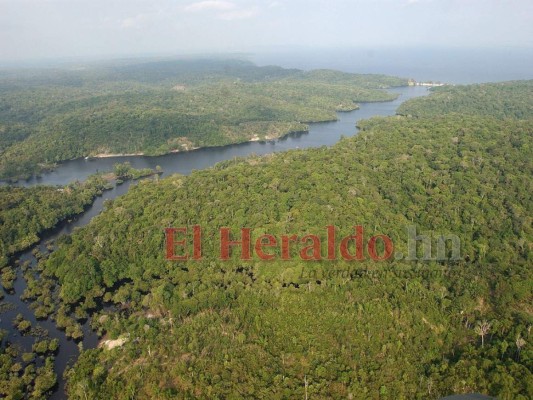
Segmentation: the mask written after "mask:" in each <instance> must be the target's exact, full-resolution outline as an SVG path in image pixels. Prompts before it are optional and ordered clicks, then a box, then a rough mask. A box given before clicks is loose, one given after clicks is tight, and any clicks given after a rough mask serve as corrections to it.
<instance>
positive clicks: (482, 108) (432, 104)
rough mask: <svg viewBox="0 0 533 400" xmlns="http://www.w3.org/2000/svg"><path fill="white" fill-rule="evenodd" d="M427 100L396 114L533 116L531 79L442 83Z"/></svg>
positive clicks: (404, 106)
mask: <svg viewBox="0 0 533 400" xmlns="http://www.w3.org/2000/svg"><path fill="white" fill-rule="evenodd" d="M432 91H433V93H432V95H431V96H430V97H429V98H427V99H422V98H420V99H413V100H411V101H408V102H406V103H403V104H402V105H400V107H399V108H398V114H401V115H412V116H424V117H430V116H438V115H442V114H449V113H458V114H462V115H486V116H492V117H496V118H530V117H531V115H533V101H532V94H531V93H532V92H533V80H530V81H518V82H502V83H483V84H478V85H470V86H441V87H436V88H433V89H432Z"/></svg>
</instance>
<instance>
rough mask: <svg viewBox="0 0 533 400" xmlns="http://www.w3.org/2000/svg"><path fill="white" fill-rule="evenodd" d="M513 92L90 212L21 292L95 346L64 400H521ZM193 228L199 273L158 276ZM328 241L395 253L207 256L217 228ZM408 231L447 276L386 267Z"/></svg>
mask: <svg viewBox="0 0 533 400" xmlns="http://www.w3.org/2000/svg"><path fill="white" fill-rule="evenodd" d="M278 72H280V73H281V71H278ZM124 73H126V72H124ZM127 73H128V74H135V73H136V70H135V69H133V70H132V69H129V70H128V72H127ZM160 74H161V79H163V80H164V76H165V70H164V69H162V70H161V71H160ZM318 77H319V78H320V79H322V80H323V81H328V82H331V81H332V80H334V79H337V78H332V77H331V75H330V74H329V73H323V74H319V75H318ZM315 78H316V77H314V78H313V79H315ZM301 79H303V78H301ZM530 88H531V82H510V83H501V84H486V85H483V86H477V85H475V86H464V87H463V86H460V87H453V88H445V89H438V90H435V93H433V94H431V95H430V96H429V97H427V98H422V99H415V100H411V101H409V102H407V103H406V104H405V105H404V106H403V107H402V109H401V114H403V115H398V116H395V117H386V118H384V117H378V118H372V119H370V120H367V121H363V122H361V123H360V132H359V134H358V135H357V136H355V137H353V138H345V139H342V140H341V141H340V142H339V143H338V144H336V145H335V146H333V147H329V148H328V147H321V148H317V149H309V150H303V151H302V150H294V151H288V152H283V153H276V154H272V155H268V156H263V157H257V156H252V157H248V158H245V159H235V160H230V161H226V162H222V163H219V164H217V165H216V166H214V167H212V168H210V169H207V170H201V171H194V172H193V173H192V174H191V175H189V176H180V175H174V176H171V177H168V178H165V179H154V180H145V181H141V182H139V183H138V184H137V185H135V186H133V187H132V188H130V190H129V191H128V193H127V194H126V195H124V196H122V197H119V198H117V199H115V200H113V201H109V202H108V203H107V204H106V208H105V210H104V211H103V212H102V214H100V215H99V216H98V217H96V218H94V219H93V220H92V221H91V223H90V224H89V225H87V226H86V227H84V228H82V229H80V230H79V231H77V232H75V233H74V234H72V235H71V236H66V237H63V238H62V239H60V240H59V241H58V243H57V244H56V245H57V247H58V248H57V250H56V251H54V252H52V253H51V254H50V255H49V256H47V257H43V258H42V260H41V262H40V263H39V266H38V268H39V270H40V271H41V275H40V276H36V277H35V278H34V281H33V282H31V284H29V285H28V293H25V295H26V297H27V298H28V299H30V300H31V301H32V302H34V304H35V307H36V308H39V309H40V310H42V312H43V314H42V315H41V317H46V316H49V317H50V318H53V319H54V320H55V321H56V323H57V324H58V326H62V327H63V328H64V329H65V330H66V331H67V333H68V334H69V335H70V336H71V337H73V338H79V334H80V332H79V330H77V329H76V326H77V324H79V321H80V320H81V319H84V318H90V320H91V324H92V326H93V328H94V329H95V330H96V331H97V332H98V333H99V334H100V335H101V336H102V340H103V341H104V340H105V341H109V340H112V341H114V342H113V343H115V346H114V348H111V346H106V345H102V346H100V347H99V348H95V349H87V350H84V351H83V352H82V354H81V356H80V357H79V359H78V361H77V362H76V364H75V365H74V366H73V368H71V369H69V370H68V371H67V373H66V378H67V379H68V385H67V392H68V395H69V398H72V399H87V398H91V399H109V398H113V399H132V398H161V399H163V398H169V399H170V398H184V399H188V398H206V399H207V398H209V399H217V398H218V399H237V398H239V399H240V398H247V399H258V398H264V399H282V398H305V397H306V396H308V397H309V398H311V399H326V398H328V399H329V398H333V399H341V398H343V399H344V398H354V399H438V398H440V397H442V396H445V395H449V394H453V393H470V392H480V393H484V394H487V395H491V396H495V397H497V398H499V399H504V400H505V399H518V400H526V399H530V398H532V397H533V375H532V372H533V371H532V368H533V350H532V347H531V341H532V337H531V327H532V325H533V316H532V310H531V304H532V300H533V298H532V290H531V289H532V287H533V275H532V270H531V265H532V259H533V245H532V243H533V219H532V216H533V199H532V194H533V147H532V139H533V112H532V110H531V107H530V106H531V104H533V97H532V96H533V92H532V91H531V90H530ZM502 99H503V100H502ZM439 107H440V111H438V109H439ZM463 111H464V112H463ZM194 225H201V226H202V227H203V228H204V232H205V234H204V236H203V238H202V240H203V242H202V244H203V258H202V260H191V261H182V262H179V261H169V260H167V259H166V258H165V245H164V244H165V228H169V227H181V226H187V227H191V228H192V226H194ZM328 225H334V226H336V227H337V228H338V235H339V237H342V236H343V235H348V234H351V233H353V227H354V226H357V225H361V226H364V227H365V232H366V233H367V234H368V235H370V236H371V235H374V234H386V235H387V236H389V237H390V238H391V239H392V240H393V242H394V245H395V250H394V251H395V255H394V256H393V257H391V258H390V259H388V260H386V261H381V262H376V261H373V260H371V259H368V258H367V259H366V260H362V261H360V262H357V263H353V262H347V261H345V260H343V259H342V258H338V259H337V260H334V261H332V260H326V259H324V260H321V261H311V262H304V261H302V260H300V259H299V258H298V257H290V258H289V259H288V260H282V259H281V257H279V254H278V257H276V260H274V261H263V260H261V259H258V258H252V259H251V260H248V261H243V260H241V259H240V257H239V253H238V252H232V254H231V260H230V261H221V260H220V259H219V257H218V256H219V248H218V247H217V246H218V245H219V237H218V236H217V234H218V229H219V228H220V227H228V228H230V229H231V231H232V232H238V231H239V229H240V228H242V227H250V228H251V229H252V234H253V235H254V237H257V236H259V235H261V234H264V233H271V234H274V235H276V236H281V235H283V234H289V233H290V234H297V235H305V234H306V233H309V232H317V234H319V235H325V234H324V232H325V227H326V226H328ZM412 226H415V227H416V229H417V232H419V233H420V234H424V235H426V236H427V237H429V238H433V239H434V238H437V237H438V236H439V235H448V234H453V235H456V236H457V237H458V238H459V239H460V242H461V258H460V259H459V260H440V261H437V260H434V261H432V260H420V259H418V260H405V259H403V258H402V257H401V255H402V254H407V246H408V243H407V233H406V231H407V229H409V227H412ZM321 232H322V233H321ZM321 239H322V241H323V242H324V243H325V242H326V238H325V237H322V236H321ZM435 247H436V246H435ZM271 251H272V252H276V251H280V250H279V249H271ZM323 251H324V254H325V251H326V249H323ZM418 251H419V253H422V251H423V249H422V248H421V247H419V250H418ZM102 343H109V342H102ZM11 374H14V375H15V376H17V377H18V376H20V372H17V371H12V372H11Z"/></svg>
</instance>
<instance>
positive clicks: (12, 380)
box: [0, 330, 58, 400]
mask: <svg viewBox="0 0 533 400" xmlns="http://www.w3.org/2000/svg"><path fill="white" fill-rule="evenodd" d="M5 334H6V332H5V331H2V330H0V397H1V398H3V399H4V398H5V399H32V400H33V399H35V400H37V399H44V398H47V397H48V394H49V393H50V392H51V390H52V389H53V388H54V386H55V385H56V382H57V377H56V374H55V372H54V359H53V357H52V356H51V354H52V353H54V352H55V351H57V348H58V343H57V340H55V339H53V340H42V341H37V342H36V345H34V351H37V352H38V353H40V354H38V355H36V354H35V353H22V354H21V353H20V350H19V349H18V348H17V346H15V345H12V344H10V343H7V342H6V341H5V340H4V337H5ZM30 334H31V333H30ZM43 343H44V345H43Z"/></svg>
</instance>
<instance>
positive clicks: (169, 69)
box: [0, 60, 407, 179]
mask: <svg viewBox="0 0 533 400" xmlns="http://www.w3.org/2000/svg"><path fill="white" fill-rule="evenodd" d="M406 84H407V81H406V80H405V79H400V78H394V77H387V76H384V75H356V74H347V73H341V72H337V71H328V70H320V71H310V72H304V71H300V70H294V69H283V68H280V67H274V66H272V67H257V66H255V65H253V64H251V63H249V62H244V61H235V60H166V61H154V62H141V61H138V62H133V61H130V62H123V63H119V64H111V65H93V66H84V67H83V68H81V67H80V68H71V69H55V70H28V71H22V72H18V73H13V72H0V179H10V178H18V177H28V176H30V175H32V174H34V173H39V172H40V171H42V170H43V169H45V168H49V167H52V166H53V165H54V163H56V162H58V161H62V160H68V159H72V158H76V157H82V156H96V155H99V154H117V153H118V154H132V153H135V154H139V153H143V154H147V155H158V154H164V153H168V152H172V151H184V150H190V149H192V148H197V147H206V146H216V145H226V144H231V143H239V142H244V141H248V140H261V139H273V138H278V137H280V136H283V135H286V134H287V133H290V132H295V131H305V130H307V129H308V128H307V125H306V123H307V122H315V121H325V120H333V119H335V118H336V114H335V111H347V110H353V109H356V108H357V103H358V102H363V101H387V100H392V99H394V98H395V97H396V96H395V95H393V94H390V93H387V92H386V91H384V90H382V89H383V88H387V87H391V86H402V85H406Z"/></svg>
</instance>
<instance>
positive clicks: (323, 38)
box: [0, 0, 533, 62]
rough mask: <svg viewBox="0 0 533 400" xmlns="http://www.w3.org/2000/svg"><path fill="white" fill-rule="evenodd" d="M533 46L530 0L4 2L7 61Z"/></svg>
mask: <svg viewBox="0 0 533 400" xmlns="http://www.w3.org/2000/svg"><path fill="white" fill-rule="evenodd" d="M383 45H387V46H418V45H432V46H434V45H436V46H469V47H478V46H483V47H493V46H495V47H500V46H513V47H515V46H517V47H530V48H531V47H533V1H532V0H506V1H503V0H501V1H499V0H330V1H326V0H265V1H259V0H204V1H201V0H200V1H184V0H0V62H1V61H6V62H7V61H14V60H24V59H40V58H54V57H79V56H97V57H98V56H110V55H115V56H121V55H136V54H139V55H142V54H179V53H198V52H236V51H243V52H250V51H257V50H259V51H261V50H268V49H271V48H272V47H275V46H315V47H330V46H335V47H343V46H350V47H355V46H364V47H372V46H383Z"/></svg>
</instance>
